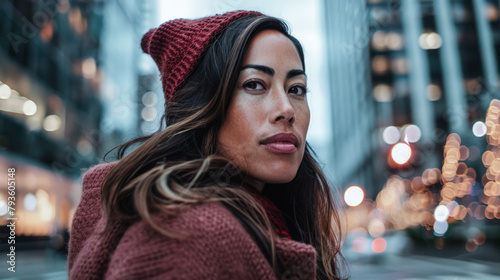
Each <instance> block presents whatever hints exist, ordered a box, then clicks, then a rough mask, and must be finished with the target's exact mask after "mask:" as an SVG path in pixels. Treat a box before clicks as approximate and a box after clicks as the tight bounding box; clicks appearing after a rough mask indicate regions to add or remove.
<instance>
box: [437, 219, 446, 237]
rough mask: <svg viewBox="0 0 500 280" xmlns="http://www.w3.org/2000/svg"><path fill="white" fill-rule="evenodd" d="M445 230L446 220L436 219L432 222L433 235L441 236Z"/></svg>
mask: <svg viewBox="0 0 500 280" xmlns="http://www.w3.org/2000/svg"><path fill="white" fill-rule="evenodd" d="M447 230H448V223H447V222H446V221H445V222H442V221H437V220H436V221H435V222H434V235H436V236H443V235H444V234H445V233H446V231H447Z"/></svg>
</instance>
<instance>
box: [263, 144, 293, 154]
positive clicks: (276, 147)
mask: <svg viewBox="0 0 500 280" xmlns="http://www.w3.org/2000/svg"><path fill="white" fill-rule="evenodd" d="M264 147H266V148H268V149H271V150H273V151H276V152H280V153H284V154H290V153H293V152H295V150H297V147H295V145H294V144H292V143H278V142H274V143H268V144H264Z"/></svg>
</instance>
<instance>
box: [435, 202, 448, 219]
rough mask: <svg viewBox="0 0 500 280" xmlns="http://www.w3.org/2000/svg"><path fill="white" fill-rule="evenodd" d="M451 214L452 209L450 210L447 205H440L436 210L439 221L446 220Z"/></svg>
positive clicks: (436, 217)
mask: <svg viewBox="0 0 500 280" xmlns="http://www.w3.org/2000/svg"><path fill="white" fill-rule="evenodd" d="M449 214H450V211H449V210H448V207H446V206H445V205H439V206H438V207H436V209H435V210H434V218H435V219H436V221H438V222H444V221H446V220H447V219H448V216H449Z"/></svg>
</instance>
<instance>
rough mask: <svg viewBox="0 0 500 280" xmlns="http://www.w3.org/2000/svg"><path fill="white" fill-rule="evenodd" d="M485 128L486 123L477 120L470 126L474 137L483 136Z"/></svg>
mask: <svg viewBox="0 0 500 280" xmlns="http://www.w3.org/2000/svg"><path fill="white" fill-rule="evenodd" d="M486 129H487V128H486V124H484V122H481V121H477V122H475V123H474V125H473V126H472V133H474V136H476V137H483V136H484V135H485V134H486Z"/></svg>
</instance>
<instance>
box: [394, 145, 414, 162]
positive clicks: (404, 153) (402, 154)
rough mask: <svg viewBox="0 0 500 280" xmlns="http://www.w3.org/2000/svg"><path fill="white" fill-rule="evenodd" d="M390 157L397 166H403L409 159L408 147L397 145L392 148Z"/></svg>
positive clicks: (409, 150)
mask: <svg viewBox="0 0 500 280" xmlns="http://www.w3.org/2000/svg"><path fill="white" fill-rule="evenodd" d="M391 157H392V159H393V160H394V161H395V162H396V163H397V164H405V163H406V162H408V160H410V157H411V148H410V145H408V144H406V143H397V144H396V145H394V147H392V150H391Z"/></svg>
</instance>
